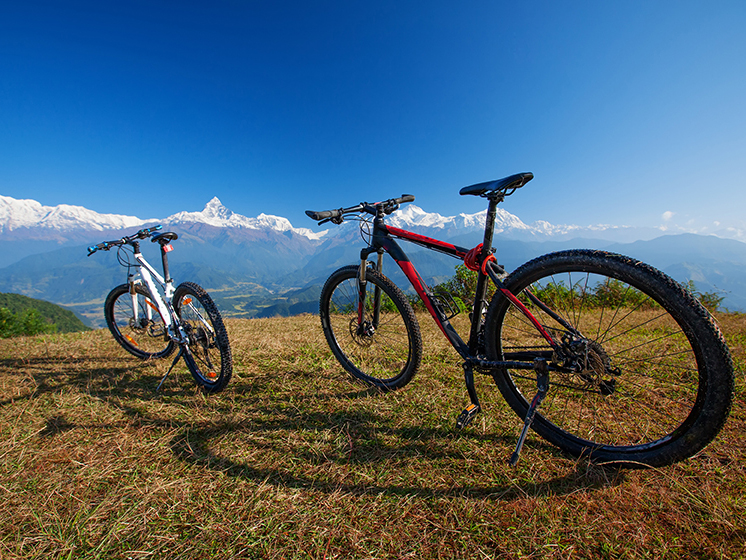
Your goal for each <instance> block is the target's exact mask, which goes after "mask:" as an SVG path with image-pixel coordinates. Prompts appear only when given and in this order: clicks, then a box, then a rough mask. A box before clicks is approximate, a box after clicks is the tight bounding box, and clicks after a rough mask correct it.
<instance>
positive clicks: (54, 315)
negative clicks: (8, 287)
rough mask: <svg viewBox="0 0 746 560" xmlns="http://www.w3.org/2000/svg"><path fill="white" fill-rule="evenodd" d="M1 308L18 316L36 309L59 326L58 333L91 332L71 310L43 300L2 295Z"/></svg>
mask: <svg viewBox="0 0 746 560" xmlns="http://www.w3.org/2000/svg"><path fill="white" fill-rule="evenodd" d="M0 307H4V308H6V309H9V310H10V311H12V312H13V313H15V314H16V315H18V314H21V313H23V312H24V311H26V310H27V309H36V310H37V311H38V312H39V314H40V315H41V316H42V317H44V318H45V319H47V320H49V321H51V322H52V323H54V324H55V325H57V332H61V333H66V332H78V331H89V330H91V329H90V328H89V327H87V326H85V325H84V324H83V322H82V321H81V320H80V319H78V317H77V316H76V315H75V313H73V312H72V311H70V310H69V309H65V308H63V307H60V306H59V305H55V304H54V303H49V302H48V301H44V300H41V299H34V298H30V297H27V296H22V295H20V294H3V293H0Z"/></svg>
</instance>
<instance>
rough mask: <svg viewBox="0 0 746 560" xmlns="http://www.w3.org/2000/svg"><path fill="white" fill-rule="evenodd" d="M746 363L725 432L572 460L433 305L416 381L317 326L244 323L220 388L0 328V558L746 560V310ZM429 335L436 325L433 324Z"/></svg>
mask: <svg viewBox="0 0 746 560" xmlns="http://www.w3.org/2000/svg"><path fill="white" fill-rule="evenodd" d="M718 319H719V321H720V323H721V326H722V328H723V331H724V332H725V334H726V338H727V340H728V342H729V344H730V345H731V350H732V352H733V355H734V359H735V363H736V368H737V382H736V390H737V394H736V400H735V405H734V408H733V411H732V414H731V418H730V420H729V421H728V423H727V424H726V427H725V429H724V431H723V432H722V433H721V435H720V437H719V438H718V439H717V440H716V441H715V442H714V443H713V444H712V445H710V446H709V447H707V448H706V449H705V450H704V451H703V452H701V453H700V454H699V455H697V456H695V457H693V458H691V459H689V460H687V461H685V462H683V463H679V464H677V465H674V466H671V467H667V468H663V469H647V470H613V469H610V468H603V467H599V466H595V465H591V464H588V463H586V462H584V461H578V460H574V459H572V458H569V457H567V456H564V455H563V454H562V453H561V452H560V451H559V450H558V449H556V448H554V447H552V446H550V445H548V444H546V443H544V442H543V441H542V440H540V439H539V438H537V437H536V436H535V435H534V434H532V435H530V436H529V439H528V441H527V443H526V446H525V447H524V450H523V453H522V456H521V461H520V462H519V464H518V466H517V467H515V468H511V467H509V466H508V465H507V459H508V458H509V456H510V454H511V452H512V449H513V447H514V445H515V441H516V437H517V435H518V433H519V430H520V426H521V421H520V420H519V419H518V418H517V417H516V416H515V415H514V414H513V413H512V412H511V411H510V410H509V409H508V407H507V406H506V405H505V404H504V403H503V402H502V399H501V397H500V395H499V393H498V392H497V390H496V389H495V388H494V384H493V382H492V380H491V379H489V378H479V379H478V385H477V389H478V391H479V393H480V397H481V398H482V401H483V404H484V408H485V409H486V411H485V413H483V414H481V415H480V416H479V417H477V419H476V420H475V421H474V423H473V424H472V425H471V426H470V427H469V428H468V429H467V430H465V431H464V432H462V433H457V432H455V431H454V424H455V420H456V416H457V415H458V413H459V412H460V411H461V409H462V408H463V407H464V406H465V404H467V401H468V397H467V395H466V391H465V388H464V385H463V380H462V373H461V368H460V366H459V363H458V361H457V357H456V354H455V352H454V351H453V350H452V349H451V348H450V347H449V346H447V345H446V343H445V341H444V340H443V339H442V336H441V335H440V334H439V333H436V332H434V331H433V330H432V329H431V328H430V322H426V319H425V318H422V321H421V324H422V326H423V339H424V346H425V359H424V362H423V366H422V368H421V370H420V372H419V373H418V375H417V376H416V377H415V379H414V380H413V381H412V383H410V385H408V386H407V387H405V388H404V389H403V390H401V391H398V392H395V393H389V394H385V395H384V394H378V393H376V392H375V391H371V390H368V389H365V388H363V387H361V386H360V385H357V384H355V383H354V382H353V381H351V380H350V379H348V377H347V376H346V374H345V373H344V372H343V371H342V370H341V368H340V367H339V366H338V364H337V363H336V362H335V361H334V359H333V358H332V356H331V353H330V352H329V350H328V348H327V346H326V343H325V341H324V339H323V335H322V333H321V329H320V326H319V324H318V318H317V317H315V316H308V315H307V316H300V317H294V318H289V319H261V320H240V319H237V320H229V321H227V325H228V329H229V333H230V336H231V343H232V346H233V352H234V360H235V373H234V378H233V380H232V381H231V383H230V384H229V386H228V388H227V389H226V390H225V391H224V392H223V393H220V394H218V395H213V396H206V395H204V394H202V393H201V392H199V391H198V390H196V387H195V385H194V383H193V382H192V380H191V377H190V375H189V373H188V372H187V371H186V370H185V369H184V368H183V367H179V368H177V370H176V371H175V372H174V373H172V376H171V377H169V379H168V380H167V381H166V383H165V385H164V388H163V390H162V391H161V392H160V393H156V392H155V388H156V386H157V384H158V381H159V380H160V377H161V376H162V375H163V373H164V372H165V371H166V369H167V368H168V366H169V365H170V360H166V361H158V362H141V361H139V360H137V359H136V358H134V357H131V356H130V355H129V354H127V353H126V352H124V350H122V349H121V348H119V347H118V345H117V344H116V343H115V342H114V341H113V339H112V337H111V335H110V334H109V332H108V331H105V330H98V331H93V332H88V333H83V334H62V335H59V334H55V335H42V336H37V337H29V338H19V339H11V340H2V341H0V498H1V499H0V558H3V559H12V558H24V559H27V558H122V559H128V558H131V559H150V558H171V557H173V558H177V557H178V558H190V559H191V558H194V559H197V558H199V559H204V558H221V559H223V558H498V557H499V558H692V557H693V558H744V557H746V544H744V543H745V542H746V529H745V528H744V521H745V520H746V476H745V474H746V467H745V464H744V455H745V451H746V404H745V402H744V401H745V400H746V399H745V397H746V382H745V381H744V370H745V366H746V355H745V353H746V316H745V315H737V314H721V315H719V316H718ZM426 327H427V328H426Z"/></svg>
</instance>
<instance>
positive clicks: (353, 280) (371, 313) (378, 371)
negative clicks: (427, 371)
mask: <svg viewBox="0 0 746 560" xmlns="http://www.w3.org/2000/svg"><path fill="white" fill-rule="evenodd" d="M358 272H359V268H358V267H357V266H346V267H344V268H340V269H339V270H337V271H335V272H334V273H332V275H331V276H330V277H329V279H328V280H327V281H326V284H325V285H324V288H323V290H322V291H321V302H320V306H319V314H320V315H321V326H322V328H323V330H324V336H325V337H326V341H327V342H328V343H329V347H330V348H331V350H332V352H333V353H334V356H335V357H336V358H337V360H338V361H339V363H340V364H342V367H344V368H345V369H346V370H347V371H348V372H349V373H350V374H352V375H353V376H354V377H356V378H357V379H360V380H361V381H363V382H364V383H366V384H368V385H372V386H375V387H378V388H379V389H382V390H384V391H388V390H392V389H399V388H401V387H404V386H405V385H406V384H407V383H409V381H410V380H411V379H412V377H413V376H414V374H415V373H416V372H417V370H418V369H419V367H420V360H421V359H422V339H421V337H420V327H419V325H418V324H417V319H416V318H415V316H414V311H413V310H412V306H411V305H409V302H408V301H407V299H406V297H405V296H404V294H402V292H401V290H400V289H399V288H397V287H396V285H395V284H394V283H393V282H391V280H389V279H388V278H386V277H385V276H384V275H382V274H379V273H378V272H376V271H374V270H370V269H368V270H367V271H366V279H367V286H366V296H365V304H364V310H363V317H362V322H361V321H359V319H358V299H359V291H358V278H357V275H358ZM376 290H378V291H379V298H380V312H379V316H378V317H376V316H375V296H376Z"/></svg>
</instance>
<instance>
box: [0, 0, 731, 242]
mask: <svg viewBox="0 0 746 560" xmlns="http://www.w3.org/2000/svg"><path fill="white" fill-rule="evenodd" d="M744 29H746V2H743V1H742V0H738V1H718V2H688V1H673V0H672V1H668V2H659V1H645V2H642V1H631V2H597V1H593V2H582V1H573V2H556V1H545V2H543V1H531V0H528V1H524V2H497V1H493V2H481V1H469V2H441V1H438V0H431V1H430V2H426V3H425V2H407V1H403V0H398V1H392V2H389V1H385V0H384V1H376V2H342V1H338V2H329V1H318V2H250V1H246V2H241V1H238V0H232V1H219V0H218V1H215V2H210V3H208V2H158V1H152V0H151V1H149V2H145V1H139V0H133V1H129V0H128V1H127V2H117V3H114V2H79V1H75V0H69V1H65V2H63V1H58V2H47V1H38V0H24V1H23V2H9V1H4V2H2V3H0V194H4V195H7V196H12V197H16V198H33V199H36V200H38V201H40V202H41V203H42V204H46V205H56V204H60V203H68V204H77V205H81V206H86V207H88V208H90V209H92V210H95V211H98V212H105V213H119V214H129V215H136V216H139V217H143V218H144V217H165V216H168V215H170V214H173V213H175V212H177V211H181V210H189V211H196V210H201V209H202V208H203V206H204V205H205V203H206V202H207V201H208V200H209V199H210V198H211V197H213V196H218V197H219V198H220V199H221V200H222V201H223V203H224V204H225V205H226V206H228V207H229V208H230V209H232V210H234V211H235V212H239V213H241V214H244V215H247V216H256V215H258V214H259V213H260V212H265V213H269V214H276V215H283V216H286V217H288V218H290V220H291V221H292V222H293V224H294V225H295V226H301V227H302V226H305V227H311V226H312V223H311V222H310V220H308V219H307V218H305V216H304V215H303V210H304V209H306V208H314V209H321V208H327V207H337V206H342V205H351V204H355V203H357V202H359V201H360V200H378V199H382V198H388V197H391V196H398V195H400V194H402V193H412V194H414V195H415V196H416V197H417V204H418V205H420V206H421V207H423V208H424V209H426V210H428V211H434V212H439V213H441V214H445V215H453V214H455V213H458V212H468V213H472V212H477V211H479V210H481V209H483V207H484V203H483V201H482V200H480V199H475V198H471V197H469V198H468V199H467V198H465V197H459V195H458V190H459V188H461V187H462V186H465V185H468V184H471V183H476V182H480V181H486V180H490V179H497V178H499V177H503V176H505V175H509V174H512V173H516V172H519V171H533V172H534V174H535V175H536V178H535V179H534V181H533V182H532V183H530V184H529V185H528V186H527V187H526V188H525V189H523V190H522V191H519V192H518V193H516V194H515V195H514V196H513V197H511V198H510V199H508V201H507V202H506V204H505V206H504V207H505V209H506V210H508V211H510V212H512V213H514V214H516V215H518V216H519V217H520V218H521V219H523V220H524V221H525V222H529V223H530V222H533V221H534V220H547V221H549V222H552V223H556V224H561V223H574V224H579V225H590V224H596V223H610V224H617V225H621V224H628V225H641V226H658V225H661V224H664V223H669V224H672V225H673V224H678V225H681V226H686V227H691V228H700V229H701V228H710V229H709V230H707V229H705V230H703V231H711V230H712V229H713V228H714V227H715V226H713V222H719V223H720V224H721V225H720V226H718V227H722V226H727V225H733V226H738V227H742V228H744V229H746V218H744V210H745V209H746V204H744V202H745V201H746V181H744V177H746V132H745V131H746V111H745V110H744V100H746V33H744ZM666 218H667V221H666ZM687 224H688V225H687Z"/></svg>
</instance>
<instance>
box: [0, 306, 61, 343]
mask: <svg viewBox="0 0 746 560" xmlns="http://www.w3.org/2000/svg"><path fill="white" fill-rule="evenodd" d="M56 331H57V325H55V324H53V323H49V322H47V321H46V320H45V319H44V317H42V316H41V314H40V313H39V312H38V311H37V310H36V309H26V310H25V311H23V312H22V313H19V314H16V313H13V312H12V311H10V310H9V309H7V308H5V307H0V338H11V337H14V336H32V335H35V334H43V333H53V332H56Z"/></svg>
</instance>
